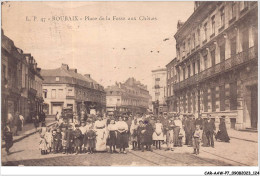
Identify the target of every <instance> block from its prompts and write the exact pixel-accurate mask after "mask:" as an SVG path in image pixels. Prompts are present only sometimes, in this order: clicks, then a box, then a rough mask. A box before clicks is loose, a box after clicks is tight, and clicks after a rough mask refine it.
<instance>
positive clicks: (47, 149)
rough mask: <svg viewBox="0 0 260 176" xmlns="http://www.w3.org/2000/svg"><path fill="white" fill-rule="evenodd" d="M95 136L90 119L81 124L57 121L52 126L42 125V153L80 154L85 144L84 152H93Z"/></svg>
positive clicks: (40, 147)
mask: <svg viewBox="0 0 260 176" xmlns="http://www.w3.org/2000/svg"><path fill="white" fill-rule="evenodd" d="M95 137H96V134H95V132H94V129H93V124H92V123H91V120H90V119H89V120H88V121H87V124H86V125H85V124H84V123H83V122H82V124H81V126H80V125H79V124H76V125H74V124H73V123H68V122H66V121H65V122H64V123H62V124H58V123H57V124H56V125H54V126H53V127H51V128H46V127H45V125H42V129H41V131H40V143H39V144H40V146H39V149H40V150H41V154H42V155H45V154H48V153H54V154H55V153H63V154H71V153H75V154H78V153H79V152H80V151H81V150H82V146H83V147H84V148H83V149H84V152H88V153H90V154H92V153H93V151H94V147H95V146H94V144H95Z"/></svg>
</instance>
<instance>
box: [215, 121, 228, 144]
mask: <svg viewBox="0 0 260 176" xmlns="http://www.w3.org/2000/svg"><path fill="white" fill-rule="evenodd" d="M215 139H216V140H217V139H219V140H221V141H224V142H229V140H230V138H229V136H228V133H227V128H226V123H225V116H221V119H220V124H219V131H218V133H217V134H216V136H215Z"/></svg>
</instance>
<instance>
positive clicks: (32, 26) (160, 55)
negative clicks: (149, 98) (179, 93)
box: [2, 1, 194, 91]
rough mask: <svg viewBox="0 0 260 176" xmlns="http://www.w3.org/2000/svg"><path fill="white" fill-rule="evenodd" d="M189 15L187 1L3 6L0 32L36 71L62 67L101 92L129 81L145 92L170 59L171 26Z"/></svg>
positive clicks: (174, 28) (172, 50)
mask: <svg viewBox="0 0 260 176" xmlns="http://www.w3.org/2000/svg"><path fill="white" fill-rule="evenodd" d="M193 11H194V2H189V1H183V2H177V1H176V2H40V1H39V2H37V1H35V2H21V1H20V2H7V3H4V4H3V5H2V29H3V30H4V34H5V35H6V36H8V37H9V38H10V39H12V40H13V41H14V43H15V45H16V46H17V47H18V48H20V49H22V50H23V51H24V52H25V53H31V54H32V56H33V57H34V58H35V59H36V61H37V63H38V67H40V68H42V69H54V68H58V67H60V66H61V64H62V63H65V64H68V65H69V67H70V68H77V70H78V72H79V73H81V74H90V75H91V77H92V78H93V79H95V80H96V81H97V82H99V83H100V84H101V85H103V86H104V87H107V86H109V85H113V84H114V83H115V82H116V81H117V82H124V81H125V80H126V79H127V78H129V77H134V78H136V79H137V80H139V81H141V83H143V84H145V85H147V86H148V89H149V90H150V91H151V87H152V83H153V82H152V72H151V71H152V70H154V69H159V68H164V67H165V66H166V64H167V63H169V62H170V61H171V60H172V59H173V58H174V57H176V54H175V39H174V34H175V33H176V31H177V22H178V20H181V21H186V20H187V19H188V17H189V16H190V15H191V14H192V13H193ZM61 16H62V17H61ZM64 16H66V17H67V20H68V21H64V20H63V21H62V20H61V19H64ZM75 16H76V17H75ZM35 17H36V18H35ZM88 17H89V18H88ZM76 18H77V19H76ZM90 18H91V19H92V20H90ZM94 18H97V19H96V20H93V19H94ZM101 18H103V19H104V20H101ZM108 18H110V20H108ZM129 18H131V19H132V20H128V19H129ZM106 19H107V20H106ZM134 19H135V20H134ZM144 19H146V20H144ZM166 38H169V40H166V41H163V40H164V39H166Z"/></svg>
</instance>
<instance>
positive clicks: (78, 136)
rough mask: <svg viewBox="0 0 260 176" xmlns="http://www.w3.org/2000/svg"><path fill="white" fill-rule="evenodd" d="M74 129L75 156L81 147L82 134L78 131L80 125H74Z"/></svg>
mask: <svg viewBox="0 0 260 176" xmlns="http://www.w3.org/2000/svg"><path fill="white" fill-rule="evenodd" d="M75 127H76V129H75V131H74V134H73V136H74V146H75V150H76V155H77V154H79V153H80V149H81V145H82V133H81V131H80V129H79V127H80V125H79V124H76V125H75Z"/></svg>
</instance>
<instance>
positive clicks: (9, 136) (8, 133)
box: [3, 122, 13, 155]
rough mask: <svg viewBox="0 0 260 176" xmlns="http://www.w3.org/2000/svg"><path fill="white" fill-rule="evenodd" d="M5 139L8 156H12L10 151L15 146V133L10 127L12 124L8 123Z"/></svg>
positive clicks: (5, 128) (5, 129)
mask: <svg viewBox="0 0 260 176" xmlns="http://www.w3.org/2000/svg"><path fill="white" fill-rule="evenodd" d="M3 134H4V135H3V139H4V141H5V151H6V153H7V155H9V154H10V152H9V149H10V148H11V147H12V146H13V132H12V130H11V127H10V122H7V123H6V126H5V127H4V131H3Z"/></svg>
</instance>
